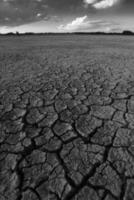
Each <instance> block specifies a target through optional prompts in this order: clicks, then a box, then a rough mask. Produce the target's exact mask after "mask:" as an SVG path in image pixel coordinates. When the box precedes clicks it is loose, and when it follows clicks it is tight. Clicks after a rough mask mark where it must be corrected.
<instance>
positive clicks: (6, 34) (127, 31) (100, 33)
mask: <svg viewBox="0 0 134 200" xmlns="http://www.w3.org/2000/svg"><path fill="white" fill-rule="evenodd" d="M23 35H24V36H25V35H26V36H27V35H134V32H132V31H129V30H124V31H123V32H121V33H119V32H109V33H106V32H71V33H70V32H67V33H52V32H48V33H33V32H26V33H19V32H16V33H12V32H10V33H5V34H2V33H0V36H23Z"/></svg>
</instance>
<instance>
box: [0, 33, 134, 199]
mask: <svg viewBox="0 0 134 200" xmlns="http://www.w3.org/2000/svg"><path fill="white" fill-rule="evenodd" d="M0 43H1V47H0V74H1V78H0V200H133V199H134V38H133V37H123V36H122V37H120V36H107V37H106V36H105V37H104V36H99V37H98V36H97V37H96V36H45V37H43V36H42V37H41V36H40V37H39V36H29V37H3V38H2V37H1V38H0Z"/></svg>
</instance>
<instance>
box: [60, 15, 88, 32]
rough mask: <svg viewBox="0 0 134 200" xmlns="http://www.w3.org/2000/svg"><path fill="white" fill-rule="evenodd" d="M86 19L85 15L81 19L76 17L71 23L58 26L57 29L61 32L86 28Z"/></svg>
mask: <svg viewBox="0 0 134 200" xmlns="http://www.w3.org/2000/svg"><path fill="white" fill-rule="evenodd" d="M86 19H87V16H86V15H85V16H83V17H78V18H76V19H75V20H73V21H72V22H71V23H68V24H67V25H60V26H59V27H58V29H59V30H62V31H75V30H77V29H80V28H82V27H84V26H87V22H86V21H85V20H86Z"/></svg>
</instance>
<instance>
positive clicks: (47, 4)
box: [0, 0, 134, 33]
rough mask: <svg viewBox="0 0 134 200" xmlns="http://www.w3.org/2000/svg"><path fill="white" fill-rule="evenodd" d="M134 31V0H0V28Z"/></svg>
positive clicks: (19, 29) (49, 30) (62, 30)
mask: <svg viewBox="0 0 134 200" xmlns="http://www.w3.org/2000/svg"><path fill="white" fill-rule="evenodd" d="M124 29H129V30H132V31H134V0H0V32H1V33H6V32H11V31H12V32H16V31H19V32H73V31H85V32H86V31H88V32H90V31H106V32H110V31H117V32H119V31H122V30H124Z"/></svg>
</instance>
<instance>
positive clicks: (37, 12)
mask: <svg viewBox="0 0 134 200" xmlns="http://www.w3.org/2000/svg"><path fill="white" fill-rule="evenodd" d="M47 15H48V5H47V4H46V1H45V0H42V1H41V0H1V1H0V24H1V25H9V26H16V25H20V24H25V23H28V22H34V21H38V20H41V19H44V18H45V19H47V18H46V16H47Z"/></svg>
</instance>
